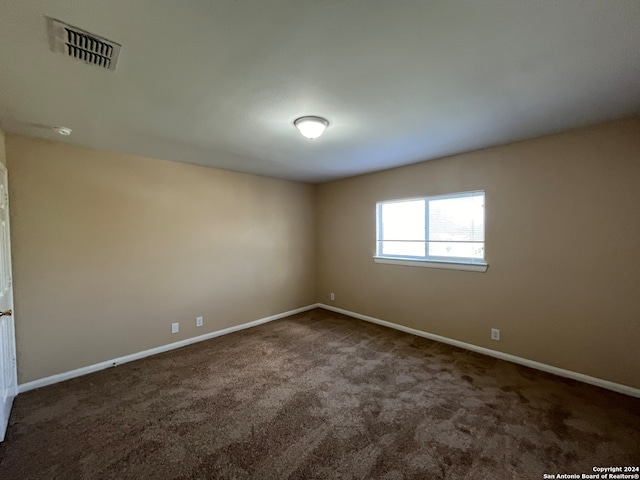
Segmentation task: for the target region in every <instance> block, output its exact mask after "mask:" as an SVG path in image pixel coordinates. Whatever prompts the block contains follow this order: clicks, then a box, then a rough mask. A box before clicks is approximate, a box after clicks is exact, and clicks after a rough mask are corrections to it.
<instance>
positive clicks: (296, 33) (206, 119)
mask: <svg viewBox="0 0 640 480" xmlns="http://www.w3.org/2000/svg"><path fill="white" fill-rule="evenodd" d="M45 16H49V17H53V18H58V19H60V20H62V21H65V22H67V23H69V24H71V25H74V26H77V27H79V28H82V29H85V30H88V31H90V32H93V33H95V34H97V35H101V36H103V37H106V38H108V39H111V40H113V41H116V42H118V43H120V44H121V45H122V51H121V52H120V60H119V64H118V68H117V70H116V71H115V72H111V71H107V70H101V69H100V68H97V67H94V66H89V65H86V64H84V63H82V62H80V61H77V60H73V59H70V58H67V57H65V56H62V55H59V54H54V53H52V52H51V50H50V48H49V41H48V37H47V30H46V18H45ZM638 113H640V1H638V0H606V1H604V0H562V1H560V0H535V1H531V0H481V1H456V0H453V1H452V0H443V1H428V0H416V1H410V0H397V1H389V0H368V1H364V0H351V1H345V0H216V1H210V0H201V1H196V0H188V1H187V0H185V1H180V2H178V1H174V0H162V1H161V0H135V1H131V0H126V1H122V0H111V1H104V0H83V1H71V0H58V1H56V2H51V1H48V0H46V1H45V0H30V1H21V0H13V1H9V0H0V127H1V128H2V129H3V130H5V131H6V132H12V133H19V134H24V135H30V136H38V137H43V138H51V139H56V140H60V141H65V142H71V143H75V144H78V145H84V146H90V147H96V148H101V149H107V150H114V151H120V152H127V153H135V154H141V155H145V156H150V157H156V158H164V159H169V160H177V161H183V162H189V163H196V164H201V165H209V166H214V167H220V168H225V169H229V170H236V171H243V172H251V173H256V174H260V175H268V176H274V177H281V178H289V179H295V180H304V181H309V182H321V181H326V180H331V179H335V178H340V177H346V176H352V175H356V174H360V173H364V172H370V171H374V170H380V169H385V168H390V167H394V166H399V165H404V164H408V163H413V162H418V161H422V160H429V159H433V158H438V157H442V156H445V155H450V154H455V153H460V152H465V151H469V150H475V149H479V148H483V147H488V146H493V145H498V144H503V143H508V142H512V141H517V140H522V139H525V138H531V137H536V136H540V135H543V134H547V133H553V132H558V131H562V130H566V129H568V128H572V127H578V126H583V125H587V124H592V123H597V122H601V121H605V120H609V119H613V118H619V117H624V116H629V115H633V114H638ZM302 115H320V116H323V117H325V118H327V119H328V120H329V121H330V122H331V125H330V126H329V128H328V129H327V131H326V132H325V134H324V135H323V136H322V137H321V138H319V139H317V140H313V141H310V140H307V139H305V138H303V137H302V136H301V135H300V134H299V133H298V132H297V131H296V130H295V128H294V127H293V124H292V122H293V120H294V119H295V118H296V117H299V116H302ZM38 125H50V126H55V125H64V126H67V127H70V128H72V129H73V135H72V136H70V137H60V136H58V135H57V134H55V133H54V132H53V131H51V130H48V129H45V128H42V127H40V126H38Z"/></svg>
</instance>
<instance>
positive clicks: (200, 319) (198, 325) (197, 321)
mask: <svg viewBox="0 0 640 480" xmlns="http://www.w3.org/2000/svg"><path fill="white" fill-rule="evenodd" d="M201 326H202V317H196V327H201Z"/></svg>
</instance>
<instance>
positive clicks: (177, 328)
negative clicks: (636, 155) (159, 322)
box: [171, 323, 180, 333]
mask: <svg viewBox="0 0 640 480" xmlns="http://www.w3.org/2000/svg"><path fill="white" fill-rule="evenodd" d="M179 331H180V324H179V323H172V324H171V333H178V332H179Z"/></svg>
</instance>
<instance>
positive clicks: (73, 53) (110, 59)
mask: <svg viewBox="0 0 640 480" xmlns="http://www.w3.org/2000/svg"><path fill="white" fill-rule="evenodd" d="M48 20H49V33H50V37H51V49H52V50H53V51H54V52H60V53H64V54H65V55H67V56H69V57H73V58H77V59H78V60H82V61H83V62H85V63H89V64H91V65H96V66H98V67H102V68H106V69H107V70H115V69H116V64H117V63H118V55H119V54H120V45H119V44H117V43H115V42H112V41H111V40H107V39H106V38H102V37H100V36H98V35H95V34H93V33H89V32H86V31H84V30H81V29H79V28H76V27H72V26H71V25H67V24H66V23H63V22H61V21H60V20H56V19H54V18H49V19H48Z"/></svg>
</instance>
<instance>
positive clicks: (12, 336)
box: [0, 162, 18, 442]
mask: <svg viewBox="0 0 640 480" xmlns="http://www.w3.org/2000/svg"><path fill="white" fill-rule="evenodd" d="M0 177H1V178H0V181H1V182H2V188H1V189H0V190H4V195H5V199H4V200H5V205H6V215H7V218H6V219H5V221H6V236H7V238H6V240H7V245H6V261H7V263H6V268H8V269H9V280H8V284H9V285H8V291H7V296H8V300H9V301H8V305H9V307H8V308H9V309H10V310H12V311H13V312H14V313H13V314H12V315H10V316H7V317H4V321H6V322H7V323H6V325H7V327H8V328H7V333H8V339H7V340H8V342H7V345H8V347H9V348H8V351H9V355H8V358H9V365H3V363H4V362H3V358H0V373H1V374H4V372H6V371H7V370H10V371H11V373H10V375H9V377H10V379H11V383H13V384H12V385H9V386H8V388H7V396H6V397H5V398H2V397H1V396H0V442H2V441H3V440H4V438H5V434H6V431H7V427H8V425H9V416H10V414H11V407H12V405H13V399H14V398H15V397H16V396H17V395H18V371H17V358H16V357H17V352H16V329H15V317H14V316H15V309H14V306H13V270H12V266H11V229H10V218H9V174H8V171H7V167H6V166H5V165H4V164H3V163H1V162H0ZM0 201H1V200H0ZM0 325H1V323H0ZM3 394H4V392H0V395H3Z"/></svg>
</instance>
